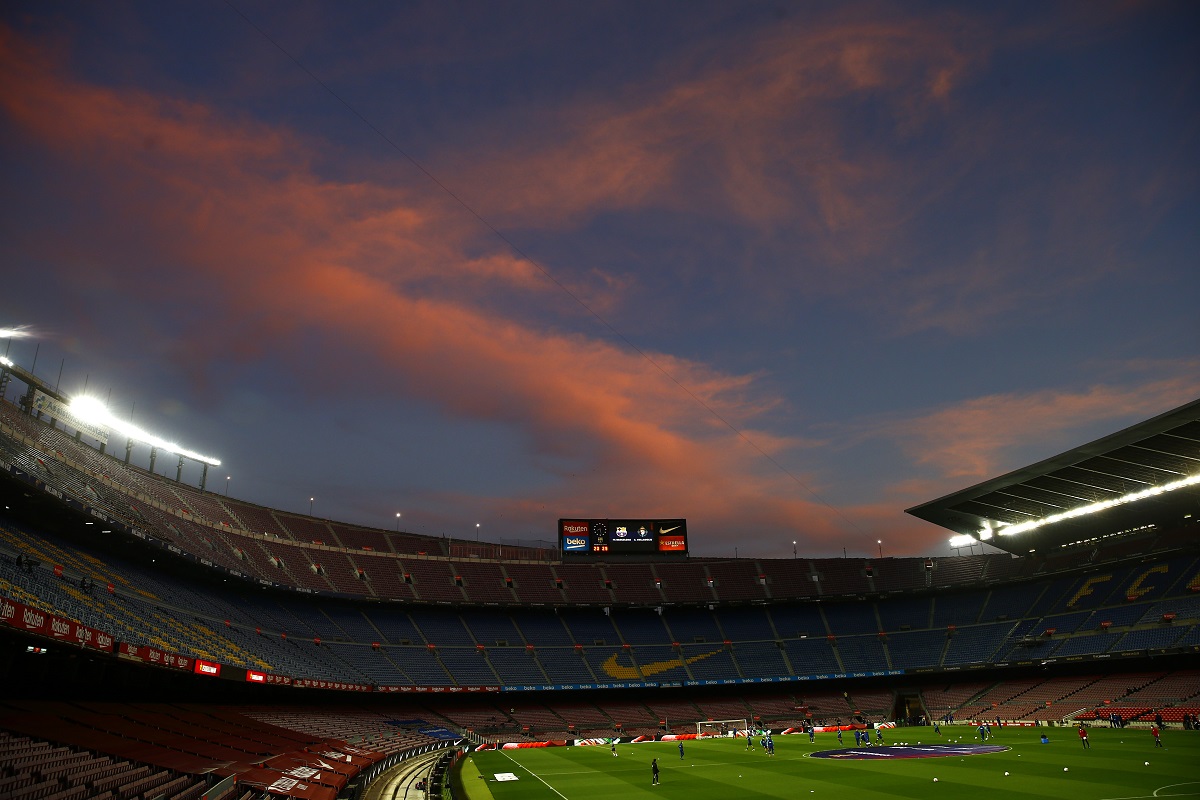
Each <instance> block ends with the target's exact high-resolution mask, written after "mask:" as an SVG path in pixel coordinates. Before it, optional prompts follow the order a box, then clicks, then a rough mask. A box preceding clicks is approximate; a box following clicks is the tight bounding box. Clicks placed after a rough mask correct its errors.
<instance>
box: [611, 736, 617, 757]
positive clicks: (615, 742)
mask: <svg viewBox="0 0 1200 800" xmlns="http://www.w3.org/2000/svg"><path fill="white" fill-rule="evenodd" d="M612 754H613V758H616V757H617V740H616V739H613V740H612Z"/></svg>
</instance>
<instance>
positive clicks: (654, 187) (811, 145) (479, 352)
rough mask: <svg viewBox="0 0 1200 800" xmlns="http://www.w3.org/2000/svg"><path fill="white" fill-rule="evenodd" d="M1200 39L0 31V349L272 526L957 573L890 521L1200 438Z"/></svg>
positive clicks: (681, 30)
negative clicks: (211, 458)
mask: <svg viewBox="0 0 1200 800" xmlns="http://www.w3.org/2000/svg"><path fill="white" fill-rule="evenodd" d="M1198 22H1200V8H1198V7H1197V6H1196V5H1195V4H1193V3H1186V2H1178V3H1137V4H1128V3H1113V4H1104V3H1086V4H1083V3H1080V4H1075V3H1017V4H1004V5H1002V6H988V5H982V6H981V5H977V4H943V3H921V4H914V3H902V4H901V3H827V4H807V3H806V4H790V3H742V4H729V3H705V2H689V3H658V4H649V5H648V6H647V4H644V3H608V4H586V5H583V4H561V3H518V4H503V5H497V4H487V3H456V4H451V3H440V2H430V3H398V4H378V5H374V6H365V5H362V4H344V3H307V4H296V3H271V2H250V1H249V0H247V1H246V2H241V1H238V2H234V3H233V4H232V6H230V5H227V4H224V3H215V2H207V3H171V4H163V3H132V4H103V5H100V4H97V5H79V4H74V3H68V4H52V3H9V4H6V5H5V7H4V9H3V12H2V17H0V26H2V27H0V137H2V138H0V143H2V145H3V146H2V148H0V168H2V169H3V175H4V179H3V181H2V182H0V186H2V194H0V198H2V200H0V202H2V203H3V208H2V209H0V212H2V213H0V218H2V220H3V221H2V222H0V258H2V259H3V263H4V265H5V270H4V275H5V279H4V286H3V292H2V293H0V327H3V326H6V325H20V324H26V325H31V326H32V328H33V331H34V336H32V337H30V338H27V339H14V340H13V341H12V343H11V354H12V356H13V357H14V358H15V359H16V360H17V361H18V362H20V363H22V364H23V365H25V366H26V367H28V366H30V365H31V364H32V358H33V353H34V348H35V347H40V351H39V360H38V367H37V372H38V374H39V375H41V376H42V377H44V378H54V377H56V375H57V371H58V368H59V365H60V364H61V363H63V362H64V359H65V367H64V372H63V376H64V377H63V388H64V390H67V391H69V392H81V391H82V390H83V386H84V382H85V380H86V381H87V385H88V388H89V389H90V390H92V391H93V392H96V391H98V392H99V393H100V394H101V395H102V396H107V392H108V390H109V388H111V390H112V404H113V407H114V409H115V410H116V411H118V412H120V413H128V411H129V409H130V407H131V406H132V405H133V404H136V411H135V418H136V420H137V421H138V422H139V423H140V424H141V425H142V426H143V427H146V428H148V429H151V430H154V431H156V432H159V433H161V434H162V435H164V436H168V437H171V438H175V439H177V440H178V441H180V443H181V444H183V445H185V446H188V447H191V448H193V449H195V450H199V451H203V452H210V453H212V454H214V455H216V456H218V457H219V458H221V459H222V460H223V461H224V465H223V466H222V467H221V468H219V469H218V470H216V471H215V472H214V473H212V474H210V485H212V484H217V485H223V484H224V483H225V481H224V478H225V476H226V475H231V476H233V477H232V480H231V481H230V485H231V488H232V492H233V493H234V494H236V495H239V496H241V497H245V498H247V499H250V500H253V501H257V502H262V503H264V504H268V505H276V506H279V507H282V508H287V509H292V510H302V511H303V510H307V506H308V498H309V497H310V496H315V497H316V498H317V501H316V503H315V509H316V511H317V512H318V513H319V514H322V515H327V516H330V517H333V518H338V519H346V520H350V521H355V522H362V523H368V524H378V525H381V526H387V527H391V526H392V524H393V522H394V518H395V514H396V512H403V513H404V518H403V520H404V525H405V527H407V528H409V529H411V530H415V531H418V532H424V533H434V534H439V533H447V534H452V535H459V536H473V535H474V533H475V524H476V523H479V524H480V526H481V530H482V532H483V533H482V535H483V536H484V537H485V538H489V539H499V538H502V537H503V538H505V539H513V538H542V539H549V538H551V537H552V535H553V530H554V521H555V520H556V519H557V518H559V517H561V516H577V515H578V516H595V517H609V516H611V517H622V516H639V515H644V516H664V517H679V516H682V517H686V518H688V520H689V527H690V529H691V538H692V549H693V552H694V553H697V554H702V555H719V554H729V553H732V550H733V547H734V546H735V545H736V546H738V548H739V553H740V554H742V555H763V556H771V555H785V554H790V549H791V541H792V540H793V539H796V540H799V541H801V543H802V544H801V549H802V550H803V552H805V553H808V554H811V555H824V554H834V553H840V552H841V551H842V549H843V547H845V548H847V550H848V551H851V552H858V553H866V552H870V551H874V550H875V549H876V545H875V541H876V539H883V540H884V542H885V545H884V551H885V554H892V555H905V554H915V553H929V552H938V551H941V550H944V548H945V545H944V542H945V540H946V538H947V534H946V533H945V532H944V531H942V530H940V529H937V528H934V527H932V526H929V525H927V524H925V523H921V522H919V521H916V520H911V519H908V518H906V517H905V515H904V514H903V513H902V509H904V508H906V507H908V506H910V505H913V504H916V503H920V502H923V501H926V500H930V499H932V498H934V497H937V496H940V495H942V494H945V493H948V492H950V491H953V490H956V489H959V488H962V487H964V486H967V485H970V484H972V483H975V482H977V481H979V480H982V479H985V478H988V477H992V476H994V475H996V474H999V473H1002V472H1004V471H1007V470H1010V469H1014V468H1016V467H1019V466H1023V465H1025V464H1027V463H1030V462H1031V461H1033V460H1036V459H1040V458H1044V457H1046V456H1049V455H1052V454H1054V453H1056V452H1060V451H1062V450H1063V449H1066V448H1069V447H1072V446H1074V445H1077V444H1080V443H1082V442H1084V441H1088V440H1090V439H1092V438H1095V437H1097V436H1100V435H1103V434H1106V433H1109V432H1112V431H1113V430H1116V429H1118V428H1120V427H1123V426H1125V425H1127V424H1131V423H1133V422H1136V421H1139V420H1141V419H1144V418H1146V417H1149V416H1152V415H1154V414H1157V413H1161V412H1162V411H1166V410H1168V409H1170V408H1173V407H1175V406H1177V405H1180V404H1182V403H1184V402H1187V401H1190V400H1193V399H1195V398H1196V397H1197V395H1198V393H1200V370H1198V366H1200V348H1198V345H1200V324H1198V323H1197V314H1196V309H1195V306H1196V301H1197V299H1198V298H1200V265H1198V263H1197V255H1196V254H1197V252H1200V247H1198V245H1200V241H1198V239H1200V236H1198V234H1197V232H1198V231H1200V203H1198V200H1200V192H1198V183H1197V178H1198V170H1197V166H1198V156H1197V153H1198V152H1200V147H1198V144H1200V141H1198V138H1200V137H1198V133H1200V113H1198V112H1200V109H1198V103H1197V98H1200V85H1198V79H1200V69H1198V67H1200V64H1198V59H1197V56H1196V53H1197V52H1200V27H1198ZM256 28H257V29H256ZM258 29H261V32H260V31H259V30H258ZM293 59H294V60H293ZM296 62H299V64H297V63H296ZM310 73H311V74H310ZM322 84H324V86H322ZM325 87H327V88H325ZM190 478H191V479H192V480H195V476H190Z"/></svg>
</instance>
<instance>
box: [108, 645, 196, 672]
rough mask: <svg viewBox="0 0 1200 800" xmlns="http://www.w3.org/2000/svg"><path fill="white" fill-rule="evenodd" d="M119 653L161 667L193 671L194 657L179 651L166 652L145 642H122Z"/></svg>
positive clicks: (123, 656)
mask: <svg viewBox="0 0 1200 800" xmlns="http://www.w3.org/2000/svg"><path fill="white" fill-rule="evenodd" d="M117 655H118V656H120V657H121V658H125V659H130V660H132V661H141V662H142V663H144V664H155V665H157V666H160V667H170V668H171V669H180V670H185V671H187V672H191V671H192V659H190V658H189V657H187V656H181V655H179V654H178V653H166V652H163V651H162V650H158V649H156V648H153V647H149V646H148V645H144V644H128V643H126V642H121V645H120V648H119V650H118V652H117Z"/></svg>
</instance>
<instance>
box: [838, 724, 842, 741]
mask: <svg viewBox="0 0 1200 800" xmlns="http://www.w3.org/2000/svg"><path fill="white" fill-rule="evenodd" d="M841 743H842V726H841V725H838V744H841Z"/></svg>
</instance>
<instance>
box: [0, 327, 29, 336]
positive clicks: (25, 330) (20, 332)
mask: <svg viewBox="0 0 1200 800" xmlns="http://www.w3.org/2000/svg"><path fill="white" fill-rule="evenodd" d="M30 336H33V326H32V325H14V326H13V327H11V328H0V339H28V338H29V337H30Z"/></svg>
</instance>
